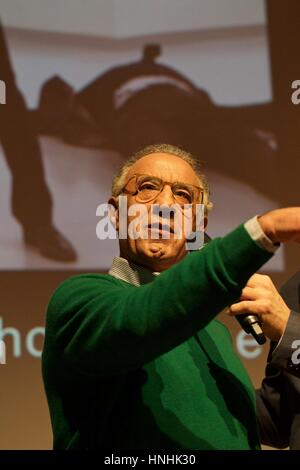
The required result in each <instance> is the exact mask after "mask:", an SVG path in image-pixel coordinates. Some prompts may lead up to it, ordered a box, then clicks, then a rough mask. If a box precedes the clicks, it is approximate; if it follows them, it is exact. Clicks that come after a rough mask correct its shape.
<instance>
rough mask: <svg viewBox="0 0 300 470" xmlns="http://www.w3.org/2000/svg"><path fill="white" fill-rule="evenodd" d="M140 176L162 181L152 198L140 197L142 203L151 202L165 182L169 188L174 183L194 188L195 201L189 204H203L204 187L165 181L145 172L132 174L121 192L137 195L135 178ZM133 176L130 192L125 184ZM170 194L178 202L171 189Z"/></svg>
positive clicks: (162, 188)
mask: <svg viewBox="0 0 300 470" xmlns="http://www.w3.org/2000/svg"><path fill="white" fill-rule="evenodd" d="M140 176H146V177H149V178H156V179H158V180H160V181H162V183H163V184H162V187H161V190H160V191H159V193H158V194H157V195H155V196H154V197H153V198H151V199H147V200H146V201H145V200H143V199H140V202H142V203H147V202H151V201H154V200H155V199H156V198H157V197H158V196H159V195H160V193H161V192H162V191H163V190H164V187H165V185H166V184H168V185H169V186H170V187H171V189H172V186H174V185H175V184H182V185H183V186H186V187H187V188H188V187H192V188H193V189H195V190H196V191H197V193H198V194H197V197H196V200H195V201H192V202H191V203H190V204H195V203H196V204H197V203H198V204H203V199H204V189H203V188H201V187H200V186H195V185H194V184H187V183H183V182H182V181H173V182H171V181H165V180H162V179H161V178H159V177H158V176H154V175H147V174H146V173H135V174H134V175H132V176H131V177H130V178H129V180H128V181H127V182H126V184H125V185H124V186H123V188H122V190H121V193H120V194H122V193H127V194H131V195H133V196H134V195H138V194H139V190H138V187H137V178H138V177H140ZM133 178H135V191H134V192H132V191H129V190H128V189H126V186H127V185H128V183H129V182H130V181H131V180H132V179H133ZM172 194H173V198H174V200H175V201H176V203H177V204H179V203H178V202H177V200H176V196H175V195H174V193H173V191H172ZM200 195H201V200H200Z"/></svg>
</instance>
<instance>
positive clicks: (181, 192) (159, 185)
mask: <svg viewBox="0 0 300 470" xmlns="http://www.w3.org/2000/svg"><path fill="white" fill-rule="evenodd" d="M132 180H134V184H135V189H134V190H133V191H130V190H128V189H125V188H126V186H127V185H128V184H129V182H130V181H132ZM166 184H168V185H170V186H171V190H172V193H173V197H174V199H175V201H176V202H177V203H178V204H180V205H184V204H193V203H196V202H198V203H200V204H202V203H203V196H204V190H203V188H200V187H199V186H194V185H192V184H186V183H181V182H179V181H175V182H174V183H171V182H170V181H164V180H162V179H161V178H158V177H156V176H151V175H141V174H135V175H133V176H132V177H131V178H130V179H129V180H128V181H127V183H126V184H125V186H124V187H123V190H122V191H123V192H125V193H129V194H132V195H134V196H135V195H136V200H137V201H139V202H150V201H153V200H154V199H156V198H157V197H158V195H159V194H160V193H161V192H162V190H163V189H164V187H165V185H166Z"/></svg>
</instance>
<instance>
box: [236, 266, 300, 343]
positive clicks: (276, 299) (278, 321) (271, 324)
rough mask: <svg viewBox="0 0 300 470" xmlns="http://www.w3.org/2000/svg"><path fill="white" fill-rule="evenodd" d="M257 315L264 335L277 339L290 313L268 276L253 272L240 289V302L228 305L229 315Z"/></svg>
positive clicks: (282, 331) (273, 339)
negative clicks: (241, 289)
mask: <svg viewBox="0 0 300 470" xmlns="http://www.w3.org/2000/svg"><path fill="white" fill-rule="evenodd" d="M240 313H249V314H254V315H257V316H258V317H259V319H260V321H261V323H262V329H263V332H264V333H265V335H266V336H267V337H268V338H270V339H271V340H272V341H276V342H277V341H279V339H280V338H281V336H282V334H283V333H284V330H285V327H286V324H287V321H288V318H289V315H290V313H291V311H290V309H289V307H288V306H287V305H286V303H285V302H284V300H283V299H282V297H281V296H280V294H279V292H278V291H277V289H276V287H275V286H274V284H273V282H272V280H271V279H270V278H269V276H263V275H261V274H254V275H253V276H251V277H250V279H249V281H248V283H247V285H246V286H245V287H244V289H243V291H242V295H241V297H240V302H237V303H235V304H232V305H231V306H230V307H229V311H228V314H229V315H232V316H234V315H238V314H240Z"/></svg>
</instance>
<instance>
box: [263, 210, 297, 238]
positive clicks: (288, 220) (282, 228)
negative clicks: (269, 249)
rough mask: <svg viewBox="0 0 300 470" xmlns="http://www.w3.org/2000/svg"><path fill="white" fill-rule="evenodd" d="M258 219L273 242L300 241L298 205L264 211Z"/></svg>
mask: <svg viewBox="0 0 300 470" xmlns="http://www.w3.org/2000/svg"><path fill="white" fill-rule="evenodd" d="M258 221H259V223H260V225H261V228H262V229H263V231H264V232H265V234H266V235H267V236H268V237H269V238H270V239H271V240H272V242H273V243H279V242H282V243H284V242H292V241H294V242H296V243H300V207H288V208H286V209H276V210H274V211H270V212H266V213H265V214H263V215H261V216H259V217H258Z"/></svg>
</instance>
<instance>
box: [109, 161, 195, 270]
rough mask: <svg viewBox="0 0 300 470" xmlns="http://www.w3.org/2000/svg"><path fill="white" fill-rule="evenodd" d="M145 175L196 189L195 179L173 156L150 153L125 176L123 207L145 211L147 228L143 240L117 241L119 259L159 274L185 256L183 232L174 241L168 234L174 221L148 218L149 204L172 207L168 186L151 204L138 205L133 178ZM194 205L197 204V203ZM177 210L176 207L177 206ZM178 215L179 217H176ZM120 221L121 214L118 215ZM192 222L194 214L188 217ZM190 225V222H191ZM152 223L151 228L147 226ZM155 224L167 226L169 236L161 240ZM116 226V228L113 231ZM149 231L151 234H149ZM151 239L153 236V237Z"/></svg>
mask: <svg viewBox="0 0 300 470" xmlns="http://www.w3.org/2000/svg"><path fill="white" fill-rule="evenodd" d="M136 174H137V175H149V176H151V177H157V178H160V179H161V180H163V181H167V182H168V183H175V182H178V181H180V182H181V183H185V184H186V185H193V186H198V187H199V179H198V177H197V175H196V173H195V172H194V170H193V169H192V167H191V166H190V165H189V164H188V163H187V162H185V161H184V160H182V159H181V158H179V157H176V156H175V155H171V154H168V153H152V154H149V155H146V156H145V157H143V158H141V159H140V160H138V161H137V162H136V163H135V164H134V165H133V166H132V167H131V168H130V171H129V173H128V175H127V178H126V181H127V182H128V184H127V185H126V186H125V188H126V190H127V189H128V191H126V190H125V193H126V196H127V207H128V209H129V207H130V206H132V205H133V204H143V206H144V207H145V208H146V211H145V212H146V214H148V218H147V222H148V223H147V226H146V228H145V230H146V231H147V238H137V239H134V238H130V237H127V238H126V239H120V255H121V256H122V257H123V258H126V259H128V260H129V261H133V262H135V263H137V264H141V265H143V266H145V267H147V268H149V269H151V270H152V271H158V272H160V271H163V270H165V269H167V268H169V267H170V266H172V265H173V264H175V263H177V262H178V261H180V260H181V259H182V258H183V257H184V256H185V255H186V253H187V252H186V249H185V242H186V239H185V237H184V230H183V231H182V232H183V233H182V236H181V238H178V237H177V236H176V237H175V235H174V233H172V230H173V229H174V223H175V220H174V218H173V217H172V216H171V217H168V218H167V219H165V218H164V216H161V214H160V215H157V216H155V217H153V216H152V219H151V217H150V214H151V211H153V204H156V205H159V206H162V205H163V206H165V207H166V206H171V205H173V206H174V204H176V200H174V196H173V192H172V189H171V185H169V184H166V185H165V186H164V187H163V189H162V191H161V192H160V193H159V194H158V195H157V197H156V198H155V199H154V200H151V201H149V202H142V201H141V198H140V197H139V196H138V195H137V194H130V193H134V192H135V191H134V190H135V188H136V186H135V178H132V176H133V175H136ZM197 202H198V201H197ZM177 208H178V206H177ZM177 210H178V212H177V215H178V219H177V220H179V217H180V218H181V219H180V221H181V223H183V219H184V218H183V212H182V211H181V210H179V209H177ZM179 214H180V215H179ZM120 217H121V213H120ZM192 218H193V219H194V218H195V214H194V215H193V216H192ZM133 219H134V216H128V224H130V223H131V222H132V220H133ZM193 221H194V220H193ZM151 222H152V224H151ZM159 223H160V224H163V226H165V225H167V226H169V227H170V228H171V233H170V234H169V236H168V238H163V236H166V233H164V231H163V230H162V229H160V228H159ZM141 224H143V222H141ZM119 225H120V224H118V226H117V228H118V227H119ZM151 229H152V232H151ZM153 235H154V236H153Z"/></svg>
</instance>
